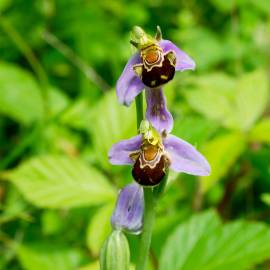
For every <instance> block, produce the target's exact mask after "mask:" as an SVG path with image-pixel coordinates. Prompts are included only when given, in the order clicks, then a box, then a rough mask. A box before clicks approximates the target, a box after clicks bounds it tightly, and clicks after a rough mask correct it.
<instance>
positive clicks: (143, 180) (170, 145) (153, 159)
mask: <svg viewBox="0 0 270 270" xmlns="http://www.w3.org/2000/svg"><path fill="white" fill-rule="evenodd" d="M109 159H110V162H111V163H112V164H115V165H133V170H132V175H133V177H134V179H135V181H137V182H138V183H139V184H141V185H143V186H155V185H157V184H159V183H160V182H161V181H162V179H163V178H164V176H165V174H166V170H167V169H168V168H170V169H171V170H173V171H176V172H184V173H187V174H192V175H198V176H207V175H209V173H210V166H209V164H208V162H207V160H206V159H205V158H204V157H203V155H202V154H201V153H199V152H198V151H197V150H196V149H195V148H194V147H193V146H192V145H191V144H189V143H188V142H186V141H184V140H181V139H180V138H177V137H176V136H174V135H170V134H169V135H167V134H166V133H163V134H160V133H159V132H158V131H157V130H156V129H155V128H154V127H153V126H152V125H151V124H150V123H149V122H148V121H142V124H141V128H140V134H139V135H137V136H135V137H133V138H131V139H128V140H123V141H120V142H119V143H116V144H114V145H113V146H112V148H111V150H110V152H109Z"/></svg>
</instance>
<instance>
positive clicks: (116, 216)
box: [111, 183, 144, 234]
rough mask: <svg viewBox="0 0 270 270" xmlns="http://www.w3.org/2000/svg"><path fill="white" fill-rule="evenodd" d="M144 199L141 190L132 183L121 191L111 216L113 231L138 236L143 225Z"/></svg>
mask: <svg viewBox="0 0 270 270" xmlns="http://www.w3.org/2000/svg"><path fill="white" fill-rule="evenodd" d="M143 212H144V197H143V188H142V187H141V186H140V185H138V184H136V183H132V184H130V185H127V186H125V187H124V188H123V189H121V191H120V193H119V195H118V199H117V203H116V207H115V209H114V212H113V214H112V216H111V224H112V227H113V228H114V229H120V230H124V231H127V232H129V233H133V234H139V233H140V231H141V229H142V224H143Z"/></svg>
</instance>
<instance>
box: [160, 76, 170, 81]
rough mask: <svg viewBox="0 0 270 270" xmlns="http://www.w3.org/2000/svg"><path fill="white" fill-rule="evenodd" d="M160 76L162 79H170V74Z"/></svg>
mask: <svg viewBox="0 0 270 270" xmlns="http://www.w3.org/2000/svg"><path fill="white" fill-rule="evenodd" d="M160 78H161V79H162V80H167V79H168V76H166V75H160Z"/></svg>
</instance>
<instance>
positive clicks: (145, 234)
mask: <svg viewBox="0 0 270 270" xmlns="http://www.w3.org/2000/svg"><path fill="white" fill-rule="evenodd" d="M136 113H137V128H138V129H139V127H140V124H141V121H142V120H143V119H144V113H143V96H142V93H140V94H139V95H138V96H137V97H136ZM143 191H144V218H143V231H142V234H141V239H140V244H139V254H138V259H137V264H136V270H145V269H146V265H147V260H148V255H149V251H150V245H151V238H152V232H153V226H154V222H155V206H156V200H155V198H154V192H153V188H151V187H144V188H143Z"/></svg>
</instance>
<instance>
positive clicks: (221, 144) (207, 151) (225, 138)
mask: <svg viewBox="0 0 270 270" xmlns="http://www.w3.org/2000/svg"><path fill="white" fill-rule="evenodd" d="M244 148H245V138H244V136H243V135H242V134H240V133H237V132H232V133H228V134H224V135H220V136H218V137H215V138H214V139H213V140H211V141H210V142H208V143H207V144H206V145H205V146H204V149H203V153H204V155H205V157H206V158H207V160H208V161H209V163H210V165H211V173H210V175H209V176H207V177H201V178H200V180H201V185H202V191H203V192H206V191H208V190H209V188H211V187H212V186H213V185H214V184H215V183H216V182H217V181H218V180H220V179H221V177H223V176H224V175H225V174H226V173H227V172H228V170H229V169H230V167H231V166H232V165H233V164H234V162H235V161H236V160H237V158H238V157H239V156H240V155H241V153H242V152H243V150H244Z"/></svg>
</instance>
